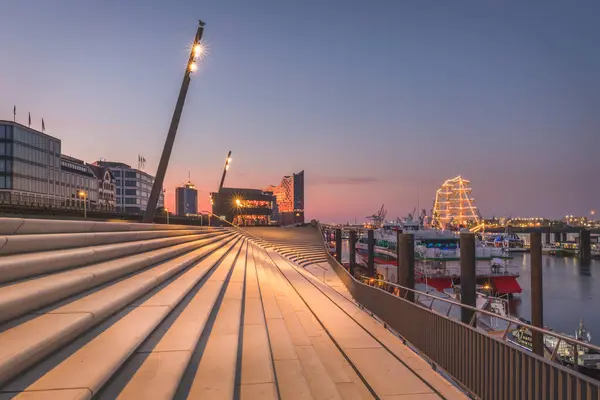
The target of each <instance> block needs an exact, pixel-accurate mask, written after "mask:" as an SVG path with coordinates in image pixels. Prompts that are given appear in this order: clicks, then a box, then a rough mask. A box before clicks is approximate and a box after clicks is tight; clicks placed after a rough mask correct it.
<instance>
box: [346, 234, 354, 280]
mask: <svg viewBox="0 0 600 400" xmlns="http://www.w3.org/2000/svg"><path fill="white" fill-rule="evenodd" d="M348 254H349V255H350V257H349V261H350V275H352V276H354V273H355V271H356V231H355V230H354V229H353V230H351V231H350V235H349V236H348Z"/></svg>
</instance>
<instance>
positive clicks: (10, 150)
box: [0, 121, 98, 209]
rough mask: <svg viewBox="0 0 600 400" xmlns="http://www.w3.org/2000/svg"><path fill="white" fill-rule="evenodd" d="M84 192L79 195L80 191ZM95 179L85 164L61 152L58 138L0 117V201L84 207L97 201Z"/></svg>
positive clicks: (73, 207)
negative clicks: (86, 203)
mask: <svg viewBox="0 0 600 400" xmlns="http://www.w3.org/2000/svg"><path fill="white" fill-rule="evenodd" d="M80 191H83V192H85V193H86V194H85V195H83V196H81V195H79V192H80ZM97 193H98V183H97V180H96V179H94V178H93V173H92V172H91V171H90V170H89V168H88V167H86V164H85V163H84V162H83V161H81V160H77V159H70V158H69V157H66V156H64V157H63V156H61V141H60V139H57V138H55V137H52V136H50V135H46V134H45V133H43V132H39V131H36V130H35V129H31V128H29V127H26V126H24V125H21V124H19V123H16V122H12V121H0V203H1V204H4V205H11V206H15V207H34V208H66V209H78V208H83V201H84V200H83V199H84V198H85V199H86V201H87V202H88V205H89V206H90V209H91V208H93V206H94V205H95V204H96V200H97Z"/></svg>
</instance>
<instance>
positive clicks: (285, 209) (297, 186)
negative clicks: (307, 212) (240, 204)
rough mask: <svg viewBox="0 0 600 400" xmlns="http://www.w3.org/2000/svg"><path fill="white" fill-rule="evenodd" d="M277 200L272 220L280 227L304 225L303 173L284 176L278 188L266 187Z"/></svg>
mask: <svg viewBox="0 0 600 400" xmlns="http://www.w3.org/2000/svg"><path fill="white" fill-rule="evenodd" d="M265 191H268V192H271V193H273V194H274V195H275V197H276V199H277V204H276V206H275V207H274V208H273V219H275V220H277V221H278V222H279V223H280V224H281V225H292V224H298V223H304V171H300V172H299V173H297V174H292V175H291V176H284V177H283V179H282V180H281V183H280V184H279V186H273V185H271V186H268V187H267V188H265Z"/></svg>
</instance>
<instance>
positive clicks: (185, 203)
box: [175, 178, 198, 217]
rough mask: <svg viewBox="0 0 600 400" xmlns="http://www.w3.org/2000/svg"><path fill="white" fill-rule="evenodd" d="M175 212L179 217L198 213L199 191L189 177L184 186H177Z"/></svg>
mask: <svg viewBox="0 0 600 400" xmlns="http://www.w3.org/2000/svg"><path fill="white" fill-rule="evenodd" d="M175 212H176V214H177V216H179V217H184V216H186V215H189V214H192V215H196V214H198V191H197V190H196V186H194V184H193V183H192V182H191V180H190V179H189V178H188V181H187V183H184V184H183V186H180V187H178V188H175Z"/></svg>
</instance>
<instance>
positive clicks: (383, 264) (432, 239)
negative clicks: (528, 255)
mask: <svg viewBox="0 0 600 400" xmlns="http://www.w3.org/2000/svg"><path fill="white" fill-rule="evenodd" d="M400 230H401V231H402V232H409V233H412V234H413V235H414V241H415V281H416V282H417V283H427V284H428V285H429V286H431V287H433V288H435V289H436V290H438V291H440V292H442V291H444V290H445V289H448V288H452V286H453V285H455V284H460V236H459V235H458V234H457V232H453V231H448V230H445V231H444V230H439V229H427V228H423V227H422V226H421V225H420V224H419V223H418V222H415V221H412V220H405V221H403V222H402V223H398V222H396V223H391V224H384V225H383V227H382V228H380V229H378V230H376V231H375V233H374V237H375V264H376V268H377V272H378V273H379V274H380V275H381V276H382V277H383V278H384V279H385V280H388V281H390V282H396V281H397V271H396V269H397V265H398V261H397V259H396V258H397V250H396V247H397V234H398V231H400ZM356 249H357V251H358V252H359V253H360V254H363V255H364V254H366V253H367V249H368V245H367V238H366V237H361V238H359V240H358V243H357V244H356ZM475 256H476V263H477V264H476V279H477V282H478V283H479V284H481V285H483V284H485V283H490V284H491V287H492V289H493V290H494V293H495V294H501V295H504V294H510V295H512V294H516V293H520V292H521V287H520V285H519V283H518V282H517V280H516V278H517V277H518V276H519V274H518V272H517V268H514V272H511V271H509V269H508V267H509V266H508V264H507V259H508V258H509V256H507V254H506V252H505V251H504V250H503V249H502V248H496V247H486V246H483V244H482V243H481V241H479V240H478V241H477V242H476V248H475Z"/></svg>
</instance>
